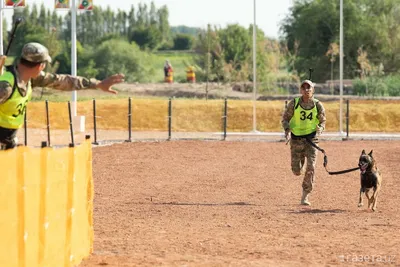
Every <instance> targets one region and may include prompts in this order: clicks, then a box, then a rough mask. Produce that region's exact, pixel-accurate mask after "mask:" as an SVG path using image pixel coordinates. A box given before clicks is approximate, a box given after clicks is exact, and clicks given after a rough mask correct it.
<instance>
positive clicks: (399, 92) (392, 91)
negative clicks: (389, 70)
mask: <svg viewBox="0 0 400 267" xmlns="http://www.w3.org/2000/svg"><path fill="white" fill-rule="evenodd" d="M385 81H386V85H387V92H388V95H389V96H400V75H391V76H388V77H386V79H385Z"/></svg>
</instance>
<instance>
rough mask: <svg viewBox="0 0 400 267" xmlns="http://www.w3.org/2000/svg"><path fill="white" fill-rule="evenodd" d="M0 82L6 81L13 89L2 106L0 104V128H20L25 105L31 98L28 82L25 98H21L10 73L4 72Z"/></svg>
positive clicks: (22, 122)
mask: <svg viewBox="0 0 400 267" xmlns="http://www.w3.org/2000/svg"><path fill="white" fill-rule="evenodd" d="M0 81H6V82H8V83H9V84H10V85H11V87H13V92H12V94H11V96H10V98H9V99H8V100H7V101H6V102H4V103H3V104H0V127H2V128H7V129H18V128H21V126H22V125H23V124H24V115H25V110H26V104H27V103H28V102H29V100H30V99H31V96H32V87H31V83H30V82H29V83H28V85H27V93H26V96H21V94H20V93H19V90H18V88H17V85H16V84H15V77H14V74H13V73H12V72H10V71H5V72H4V73H3V75H1V76H0Z"/></svg>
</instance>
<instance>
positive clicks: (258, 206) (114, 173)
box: [80, 141, 400, 267]
mask: <svg viewBox="0 0 400 267" xmlns="http://www.w3.org/2000/svg"><path fill="white" fill-rule="evenodd" d="M320 146H321V147H323V148H324V149H325V150H326V152H327V155H328V160H329V162H328V169H329V170H330V171H338V170H343V169H348V168H352V167H356V166H357V162H358V157H359V155H360V153H361V150H362V149H365V150H367V152H369V151H370V150H371V149H373V151H374V152H373V153H374V156H375V158H376V159H377V162H378V167H379V168H380V169H381V171H382V173H383V187H382V190H381V193H380V195H379V200H378V210H377V211H376V212H371V211H368V210H367V208H366V207H365V206H364V207H362V208H358V207H357V203H358V194H359V184H360V183H359V171H356V172H351V173H348V174H343V175H331V176H330V175H329V174H328V173H327V172H326V171H325V169H324V168H323V165H322V160H323V155H322V154H320V153H319V156H318V162H317V171H316V172H317V178H316V184H315V189H314V191H313V194H312V196H311V198H310V201H311V202H312V206H311V207H303V206H300V205H299V202H300V195H301V182H302V178H301V177H296V176H294V175H293V174H292V173H291V171H290V164H289V147H288V146H286V145H285V143H283V142H256V141H254V142H233V141H169V142H168V141H163V142H134V143H124V144H114V145H111V146H104V147H95V148H93V172H94V182H95V183H94V186H95V199H94V209H95V210H94V229H95V243H94V253H93V254H92V255H91V256H90V257H89V258H87V259H86V260H84V261H83V262H82V263H81V265H80V266H81V267H88V266H341V265H342V266H353V265H354V266H364V265H365V264H366V263H368V265H375V266H400V254H399V248H400V246H399V240H400V231H399V230H400V206H399V200H400V195H399V193H398V183H399V176H400V169H399V167H398V166H399V164H398V162H399V161H400V153H398V147H400V141H321V143H320Z"/></svg>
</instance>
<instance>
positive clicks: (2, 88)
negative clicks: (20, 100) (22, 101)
mask: <svg viewBox="0 0 400 267" xmlns="http://www.w3.org/2000/svg"><path fill="white" fill-rule="evenodd" d="M15 73H16V76H17V77H16V78H17V84H18V89H19V91H20V93H21V95H23V96H24V95H25V94H26V91H27V88H26V83H25V82H23V81H21V80H20V78H19V73H18V70H17V68H15ZM99 82H100V81H98V80H96V79H88V78H85V77H81V76H76V77H74V76H71V75H67V74H55V73H48V72H43V71H42V72H41V73H40V75H39V76H38V77H36V78H34V79H31V84H32V88H34V87H49V88H52V89H56V90H62V91H74V90H82V89H96V86H97V84H98V83H99ZM11 94H12V87H11V85H10V84H9V83H8V82H5V81H0V104H1V103H4V102H5V101H7V99H8V98H9V97H10V96H11Z"/></svg>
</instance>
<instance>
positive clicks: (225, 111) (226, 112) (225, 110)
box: [223, 98, 228, 141]
mask: <svg viewBox="0 0 400 267" xmlns="http://www.w3.org/2000/svg"><path fill="white" fill-rule="evenodd" d="M227 119H228V100H227V99H226V98H225V101H224V116H223V120H224V139H223V140H224V141H225V140H226V127H227Z"/></svg>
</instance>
